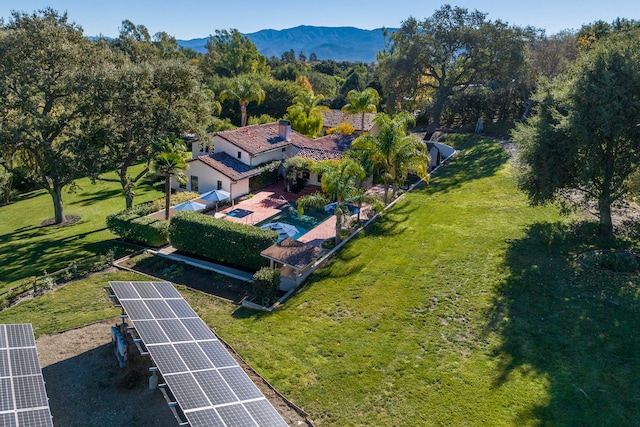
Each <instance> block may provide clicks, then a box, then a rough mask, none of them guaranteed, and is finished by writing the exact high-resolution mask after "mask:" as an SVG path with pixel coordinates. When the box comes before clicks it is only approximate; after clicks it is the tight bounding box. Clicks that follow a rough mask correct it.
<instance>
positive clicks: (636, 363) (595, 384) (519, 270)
mask: <svg viewBox="0 0 640 427" xmlns="http://www.w3.org/2000/svg"><path fill="white" fill-rule="evenodd" d="M593 229H594V227H592V226H591V225H589V224H585V223H582V224H576V225H573V226H566V225H561V224H551V223H538V224H534V225H532V226H531V227H530V228H529V229H528V231H527V233H526V236H525V237H524V238H522V239H520V240H517V241H514V242H512V244H511V247H510V249H509V250H508V252H507V255H506V258H505V265H504V268H505V269H506V270H507V271H508V272H509V273H510V275H509V277H508V279H507V280H506V281H505V282H504V283H503V284H502V285H501V287H500V289H499V291H498V295H497V297H496V299H495V301H494V306H493V313H492V315H493V319H494V320H493V322H492V323H491V324H490V325H489V326H488V328H489V330H492V331H496V332H497V333H498V334H499V335H501V337H502V343H503V344H502V346H501V347H500V348H499V349H498V350H497V353H498V354H501V355H502V356H504V357H503V359H504V363H503V366H502V367H501V376H500V379H499V380H498V383H497V384H496V386H499V385H501V384H502V383H503V382H506V381H508V379H509V376H510V374H511V373H512V372H513V371H514V370H519V371H525V372H527V371H528V372H530V373H535V374H536V376H540V377H543V378H545V379H546V381H547V382H548V388H547V391H548V402H547V403H545V404H540V405H538V406H536V407H534V408H532V409H530V411H529V412H527V413H521V414H519V416H520V417H522V418H523V423H524V422H531V420H535V421H537V422H538V424H539V425H543V426H547V425H583V426H587V425H599V426H604V425H637V423H638V420H640V398H639V397H640V386H639V385H638V384H640V369H639V368H640V356H639V355H640V339H639V338H637V328H638V325H640V301H639V298H638V285H639V284H640V278H639V276H638V275H624V274H607V273H604V272H599V271H595V270H590V269H586V268H584V267H582V266H580V265H579V264H578V263H577V262H576V257H577V255H579V254H580V253H582V252H584V251H587V250H592V249H595V248H610V247H616V248H623V247H625V246H629V245H630V244H631V243H630V242H629V241H616V240H603V239H599V238H598V237H594V234H593V233H592V230H593ZM525 375H526V374H525Z"/></svg>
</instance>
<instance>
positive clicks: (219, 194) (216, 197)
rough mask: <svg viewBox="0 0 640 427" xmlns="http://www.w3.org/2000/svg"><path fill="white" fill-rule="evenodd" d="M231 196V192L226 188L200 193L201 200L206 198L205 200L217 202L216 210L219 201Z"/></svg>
mask: <svg viewBox="0 0 640 427" xmlns="http://www.w3.org/2000/svg"><path fill="white" fill-rule="evenodd" d="M229 197H231V193H229V192H228V191H224V190H211V191H207V192H206V193H204V194H202V195H200V200H204V201H205V202H215V204H216V211H217V210H218V202H222V201H224V200H229Z"/></svg>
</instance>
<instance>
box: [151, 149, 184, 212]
mask: <svg viewBox="0 0 640 427" xmlns="http://www.w3.org/2000/svg"><path fill="white" fill-rule="evenodd" d="M188 168H189V164H188V163H187V162H186V160H185V155H184V153H183V152H180V151H163V152H161V153H160V154H158V156H157V157H156V158H155V159H154V161H153V170H154V172H155V173H156V174H157V175H160V176H164V194H165V202H164V213H165V216H164V218H165V219H166V220H168V219H169V208H170V207H171V177H172V176H175V177H176V178H177V179H178V181H180V182H183V181H184V179H185V175H184V171H185V170H187V169H188Z"/></svg>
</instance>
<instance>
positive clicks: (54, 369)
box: [37, 318, 307, 427]
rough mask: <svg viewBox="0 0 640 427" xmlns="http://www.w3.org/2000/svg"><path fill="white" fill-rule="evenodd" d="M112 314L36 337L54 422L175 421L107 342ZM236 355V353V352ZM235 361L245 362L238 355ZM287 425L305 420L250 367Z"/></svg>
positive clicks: (131, 426)
mask: <svg viewBox="0 0 640 427" xmlns="http://www.w3.org/2000/svg"><path fill="white" fill-rule="evenodd" d="M119 321H120V319H119V318H114V319H111V320H108V321H104V322H100V323H95V324H92V325H89V326H85V327H83V328H78V329H72V330H70V331H66V332H63V333H60V334H55V335H43V336H41V337H40V338H38V340H37V348H38V354H39V358H40V364H41V366H42V373H43V375H44V379H45V382H46V387H47V394H48V396H49V403H50V406H51V413H52V415H53V422H54V424H55V425H56V426H64V427H67V426H78V427H80V426H82V427H91V426H96V427H102V426H105V427H119V426H122V427H136V426H141V427H142V426H145V427H146V426H167V427H175V426H177V425H178V423H177V421H176V419H175V417H174V416H173V414H172V413H171V410H170V409H169V407H168V406H167V402H166V401H165V399H164V397H163V396H162V394H161V393H160V391H159V390H158V389H157V388H156V389H155V390H149V389H148V386H147V384H148V383H147V380H148V376H146V375H145V376H142V375H141V376H138V377H137V378H136V377H135V376H133V377H132V376H127V375H126V373H125V369H121V368H119V367H118V363H117V361H116V358H115V355H114V354H113V350H112V346H111V329H110V327H111V326H112V325H115V324H116V323H118V322H119ZM236 358H237V357H236ZM239 363H240V364H241V366H243V367H244V368H245V371H247V367H246V365H245V364H243V363H242V362H241V361H239ZM247 373H248V374H249V376H251V377H252V379H253V380H254V382H255V383H256V385H258V387H259V388H260V389H261V390H262V392H263V393H264V394H265V396H266V397H267V398H268V399H269V400H270V401H271V403H272V404H273V405H274V407H275V408H276V409H277V410H278V411H279V412H280V414H281V415H282V416H283V418H284V419H285V421H287V423H288V424H289V425H290V426H303V425H307V424H306V422H305V420H304V417H302V416H301V415H300V414H298V413H297V412H296V411H295V410H293V409H292V408H291V407H290V406H289V405H288V404H287V402H286V400H284V399H283V398H281V397H280V396H278V395H277V394H276V393H275V392H274V391H273V390H271V389H270V388H269V387H268V386H267V385H266V384H265V383H264V381H263V380H262V379H261V378H260V377H259V376H257V375H256V374H255V373H253V372H252V371H248V372H247Z"/></svg>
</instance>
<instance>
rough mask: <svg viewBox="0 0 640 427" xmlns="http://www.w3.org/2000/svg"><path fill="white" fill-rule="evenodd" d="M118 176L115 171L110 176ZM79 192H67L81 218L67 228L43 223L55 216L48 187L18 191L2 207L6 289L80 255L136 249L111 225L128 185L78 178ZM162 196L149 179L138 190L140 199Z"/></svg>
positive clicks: (0, 281)
mask: <svg viewBox="0 0 640 427" xmlns="http://www.w3.org/2000/svg"><path fill="white" fill-rule="evenodd" d="M107 177H109V178H114V179H115V175H113V174H109V175H107ZM77 183H78V188H77V191H76V192H75V193H71V194H69V193H67V192H65V193H64V194H63V200H64V206H65V214H66V215H72V216H79V217H80V218H81V219H80V221H79V222H78V223H76V224H74V225H71V226H66V227H41V226H40V224H41V223H42V221H44V220H46V219H49V218H52V217H53V204H52V202H51V197H50V196H49V194H48V193H46V192H44V191H34V192H31V193H28V194H24V195H21V196H18V197H17V198H16V201H15V202H14V203H12V204H9V205H6V206H0V266H2V267H1V274H0V292H2V291H3V290H5V289H7V288H9V287H11V286H15V285H16V284H17V283H19V282H20V281H21V280H22V279H24V278H26V277H29V276H41V275H42V274H43V271H44V270H48V271H49V272H52V271H55V270H58V269H60V268H64V267H66V266H68V265H69V263H70V262H72V261H74V260H76V261H77V260H80V259H83V258H87V257H90V256H93V255H98V254H106V253H107V251H108V250H109V249H111V248H115V249H117V250H118V252H119V253H122V252H123V251H126V250H130V248H127V247H126V246H124V245H121V244H119V243H118V242H116V241H115V237H116V236H115V235H113V234H112V233H111V232H110V231H109V230H107V229H106V223H105V219H106V217H107V215H109V214H111V213H114V212H117V211H120V210H122V209H124V207H125V201H124V196H123V195H122V189H121V187H120V184H119V183H117V182H104V181H97V182H96V184H95V185H94V184H91V182H90V181H89V180H88V179H80V180H78V181H77ZM159 196H162V192H161V191H158V190H157V189H155V188H153V187H151V186H150V185H147V184H143V185H140V186H138V188H137V189H136V199H135V203H142V202H145V201H149V200H152V199H154V198H156V197H159Z"/></svg>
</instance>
